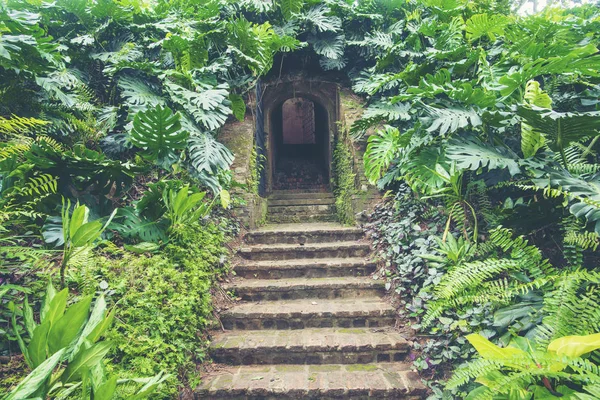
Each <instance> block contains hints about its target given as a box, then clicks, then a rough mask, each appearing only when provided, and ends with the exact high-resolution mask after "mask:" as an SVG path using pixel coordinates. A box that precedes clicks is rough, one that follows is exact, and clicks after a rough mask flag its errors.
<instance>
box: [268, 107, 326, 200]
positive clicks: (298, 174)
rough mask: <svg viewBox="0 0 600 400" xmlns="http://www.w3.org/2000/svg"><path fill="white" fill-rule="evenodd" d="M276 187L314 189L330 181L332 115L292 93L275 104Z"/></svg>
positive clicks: (274, 174)
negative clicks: (330, 124) (329, 143)
mask: <svg viewBox="0 0 600 400" xmlns="http://www.w3.org/2000/svg"><path fill="white" fill-rule="evenodd" d="M271 123H272V126H271V133H272V135H273V142H272V143H273V149H272V153H271V154H272V156H273V158H274V160H273V161H274V163H273V189H274V190H282V189H283V190H285V189H312V188H323V187H325V186H326V185H328V184H329V171H328V159H329V157H328V154H329V146H328V142H329V118H328V115H327V111H326V110H325V108H324V107H323V106H322V105H320V104H319V103H318V102H315V101H312V100H310V99H308V98H305V97H293V98H290V99H287V100H285V101H284V102H282V103H281V104H279V105H278V106H276V107H274V108H273V111H272V115H271Z"/></svg>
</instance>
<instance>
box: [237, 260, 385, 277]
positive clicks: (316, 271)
mask: <svg viewBox="0 0 600 400" xmlns="http://www.w3.org/2000/svg"><path fill="white" fill-rule="evenodd" d="M375 268H376V264H375V262H372V261H369V260H367V259H365V258H330V259H323V258H321V259H300V260H281V261H271V260H267V261H247V262H245V263H243V264H240V265H237V266H236V267H235V273H236V275H237V276H239V277H241V278H247V279H286V278H326V277H343V276H367V275H370V274H372V273H373V272H375Z"/></svg>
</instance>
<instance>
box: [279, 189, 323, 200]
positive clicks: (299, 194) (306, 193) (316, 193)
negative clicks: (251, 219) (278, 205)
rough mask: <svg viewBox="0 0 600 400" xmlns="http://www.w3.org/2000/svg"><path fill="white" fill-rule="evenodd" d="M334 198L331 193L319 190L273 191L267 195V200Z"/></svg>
mask: <svg viewBox="0 0 600 400" xmlns="http://www.w3.org/2000/svg"><path fill="white" fill-rule="evenodd" d="M334 197H335V196H334V195H333V193H331V192H328V191H321V190H312V191H311V190H308V189H306V190H274V191H273V192H272V193H271V195H269V200H289V199H326V198H334Z"/></svg>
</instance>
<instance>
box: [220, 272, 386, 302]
mask: <svg viewBox="0 0 600 400" xmlns="http://www.w3.org/2000/svg"><path fill="white" fill-rule="evenodd" d="M223 287H224V288H225V290H228V291H229V290H233V291H234V292H235V294H236V295H237V296H238V297H240V298H241V299H242V300H245V301H261V300H267V301H275V300H295V299H310V298H316V299H336V298H342V297H351V298H359V297H376V296H383V295H385V283H384V282H383V281H382V280H381V281H376V280H373V279H372V278H371V277H333V278H291V279H239V280H237V281H236V282H234V283H231V284H227V285H224V286H223Z"/></svg>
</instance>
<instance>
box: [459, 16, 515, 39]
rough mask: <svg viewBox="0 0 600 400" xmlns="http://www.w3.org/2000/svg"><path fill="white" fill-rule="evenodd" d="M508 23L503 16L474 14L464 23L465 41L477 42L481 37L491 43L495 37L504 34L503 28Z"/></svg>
mask: <svg viewBox="0 0 600 400" xmlns="http://www.w3.org/2000/svg"><path fill="white" fill-rule="evenodd" d="M507 23H508V18H507V17H505V16H503V15H499V14H498V15H490V14H476V15H473V16H472V17H471V18H469V19H468V20H467V22H466V29H467V39H469V40H471V41H472V40H477V39H479V38H480V37H482V36H487V37H488V38H489V39H490V40H491V41H492V42H494V41H495V40H496V36H502V35H503V34H504V27H505V26H506V24H507Z"/></svg>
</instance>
